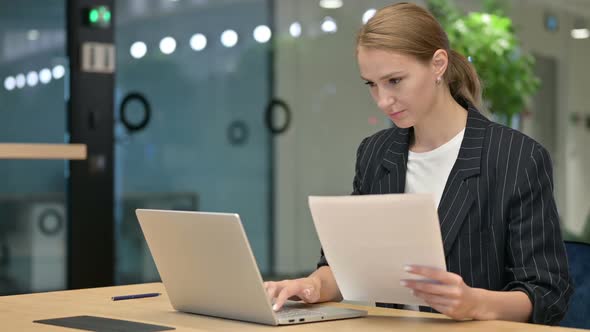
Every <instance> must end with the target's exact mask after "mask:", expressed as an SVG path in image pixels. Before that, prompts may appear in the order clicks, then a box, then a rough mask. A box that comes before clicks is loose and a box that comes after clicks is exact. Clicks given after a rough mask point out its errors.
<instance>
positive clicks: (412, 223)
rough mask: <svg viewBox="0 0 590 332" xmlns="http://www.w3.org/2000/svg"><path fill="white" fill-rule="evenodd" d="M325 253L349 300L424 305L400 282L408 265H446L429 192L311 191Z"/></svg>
mask: <svg viewBox="0 0 590 332" xmlns="http://www.w3.org/2000/svg"><path fill="white" fill-rule="evenodd" d="M309 206H310V209H311V214H312V216H313V221H314V224H315V227H316V231H317V233H318V236H319V239H320V242H321V244H322V248H323V250H324V254H325V255H326V258H327V260H328V263H329V264H330V267H331V268H332V272H333V273H334V276H335V278H336V282H337V284H338V287H339V288H340V291H341V293H342V295H343V297H344V299H345V300H350V301H369V302H386V303H398V304H414V305H426V304H425V303H424V302H423V301H422V300H420V299H419V298H417V297H415V296H413V295H412V294H411V292H410V290H409V289H408V288H406V287H403V286H401V285H400V281H401V280H402V279H418V278H417V277H416V276H415V275H412V274H409V273H407V272H405V270H404V266H405V265H408V264H413V265H423V266H431V267H436V268H440V269H444V270H446V264H445V257H444V250H443V245H442V238H441V232H440V225H439V222H438V215H437V212H436V207H435V203H434V198H433V196H432V195H429V194H388V195H361V196H310V197H309Z"/></svg>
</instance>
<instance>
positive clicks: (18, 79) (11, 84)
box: [4, 65, 66, 91]
mask: <svg viewBox="0 0 590 332" xmlns="http://www.w3.org/2000/svg"><path fill="white" fill-rule="evenodd" d="M65 73H66V68H65V67H64V66H63V65H56V66H55V67H53V68H52V69H49V68H43V69H41V70H40V71H39V72H36V71H30V72H28V73H27V74H26V75H25V74H24V73H20V74H17V75H15V76H8V77H6V78H5V79H4V89H6V90H7V91H12V90H14V89H22V88H24V87H25V86H27V85H28V86H29V87H34V86H36V85H37V84H39V83H41V84H48V83H49V82H51V80H52V79H53V80H59V79H60V78H62V77H64V75H65Z"/></svg>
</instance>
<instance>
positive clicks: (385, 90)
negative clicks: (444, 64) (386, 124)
mask: <svg viewBox="0 0 590 332" xmlns="http://www.w3.org/2000/svg"><path fill="white" fill-rule="evenodd" d="M357 60H358V64H359V69H360V73H361V77H362V78H363V79H364V80H365V81H366V84H367V85H368V86H369V90H370V91H371V96H372V97H373V100H375V103H377V106H379V108H380V109H381V110H382V111H383V113H385V115H387V116H388V117H389V118H390V119H391V120H392V121H393V122H394V123H395V125H396V126H397V127H400V128H409V127H413V126H414V125H416V124H417V123H419V122H420V120H421V119H423V118H424V117H425V116H426V115H428V113H429V112H430V111H431V110H432V108H433V105H434V101H435V96H436V93H437V89H436V87H437V84H436V78H437V70H436V68H435V67H434V66H431V65H428V64H424V63H422V62H420V61H418V60H416V59H415V58H414V57H411V56H408V55H404V54H401V53H394V52H389V51H384V50H379V49H374V48H365V47H362V46H361V47H359V48H358V52H357Z"/></svg>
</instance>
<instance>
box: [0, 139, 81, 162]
mask: <svg viewBox="0 0 590 332" xmlns="http://www.w3.org/2000/svg"><path fill="white" fill-rule="evenodd" d="M0 159H70V160H83V159H86V145H85V144H21V143H0Z"/></svg>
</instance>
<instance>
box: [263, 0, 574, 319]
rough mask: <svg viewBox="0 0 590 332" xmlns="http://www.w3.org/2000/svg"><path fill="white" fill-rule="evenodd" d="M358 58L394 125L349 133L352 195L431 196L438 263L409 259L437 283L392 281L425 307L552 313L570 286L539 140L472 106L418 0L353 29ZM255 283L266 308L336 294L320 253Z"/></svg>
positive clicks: (500, 315) (472, 87)
mask: <svg viewBox="0 0 590 332" xmlns="http://www.w3.org/2000/svg"><path fill="white" fill-rule="evenodd" d="M476 59H477V57H476ZM357 60H358V64H359V68H360V74H361V77H362V79H363V80H365V81H366V84H367V86H368V88H369V90H370V93H371V95H372V97H373V99H374V100H375V102H376V103H377V105H378V106H379V108H380V109H381V110H382V111H383V112H384V113H385V114H386V115H387V116H388V117H389V118H390V119H391V120H392V121H393V122H394V124H395V128H391V129H387V130H383V131H380V132H378V133H376V134H374V135H372V136H370V137H367V138H365V139H364V140H363V141H362V143H361V144H360V146H359V148H358V152H357V160H356V174H355V177H354V181H353V187H354V192H353V194H354V195H363V194H386V193H404V192H405V193H412V192H428V193H433V194H434V196H435V198H436V199H437V203H438V214H439V220H440V224H441V233H442V238H443V245H444V249H445V256H446V262H447V268H448V271H443V270H438V269H432V268H426V267H419V266H408V267H407V270H408V271H409V272H410V273H413V274H416V275H419V276H423V277H427V278H428V279H433V280H436V281H438V283H429V282H420V281H404V282H402V285H403V286H406V287H408V288H410V289H411V290H412V291H413V293H414V294H415V295H416V296H417V297H420V298H422V299H424V301H425V302H426V303H428V305H429V306H430V308H421V310H436V311H438V312H440V313H443V314H445V315H447V316H449V317H452V318H454V319H476V320H489V319H500V320H513V321H522V322H533V323H540V324H556V323H558V322H559V321H560V320H561V318H562V317H563V316H564V314H565V311H566V308H567V305H568V300H569V297H570V295H571V293H572V291H573V289H572V286H571V282H570V278H569V274H568V263H567V258H566V255H565V248H564V245H563V241H562V238H561V233H560V226H559V216H558V213H557V208H556V205H555V200H554V197H553V180H552V167H551V160H550V158H549V155H548V153H547V151H546V150H545V149H544V148H543V147H542V146H541V145H540V144H539V143H537V142H535V141H534V140H533V139H531V138H529V137H527V136H525V135H523V134H522V133H520V132H518V131H515V130H512V129H510V128H507V127H504V126H502V125H499V124H496V123H493V122H491V121H489V120H488V119H487V118H486V117H484V116H483V115H482V114H481V113H480V112H479V111H478V110H477V108H478V107H480V104H481V89H480V84H479V78H478V76H477V73H476V72H475V69H474V67H473V66H472V65H471V64H470V63H469V62H468V61H467V59H466V58H465V57H463V56H462V55H460V54H458V53H457V52H455V51H453V50H452V49H451V48H450V46H449V41H448V39H447V35H446V33H445V32H444V31H443V30H442V28H441V26H440V24H439V23H438V22H437V21H436V19H435V18H434V17H433V16H432V15H431V14H430V13H428V11H426V10H425V9H423V8H421V7H419V6H417V5H413V4H406V3H400V4H395V5H390V6H388V7H385V8H383V9H381V10H380V11H378V12H377V13H376V15H375V16H374V17H373V18H372V19H371V20H369V21H368V22H367V24H366V25H364V26H363V27H362V28H361V30H360V32H359V34H358V37H357ZM359 222H362V221H359ZM391 222H393V223H395V216H391ZM265 287H266V289H267V292H268V295H269V297H271V298H276V301H275V305H274V308H275V310H278V309H280V307H281V306H282V305H283V303H284V302H285V301H286V300H287V299H289V298H294V299H301V300H303V301H305V302H309V303H315V302H322V301H338V300H341V299H342V296H341V294H340V291H339V290H338V286H337V285H336V282H335V280H334V276H333V274H332V272H331V270H330V267H329V265H328V262H327V261H326V259H325V257H324V256H323V253H322V257H321V259H320V262H319V264H318V269H317V270H316V271H315V272H314V273H312V274H311V275H310V276H309V277H307V278H302V279H296V280H284V281H281V282H268V283H265ZM378 305H380V306H386V307H395V308H401V307H402V306H399V305H396V304H382V303H380V304H378Z"/></svg>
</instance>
